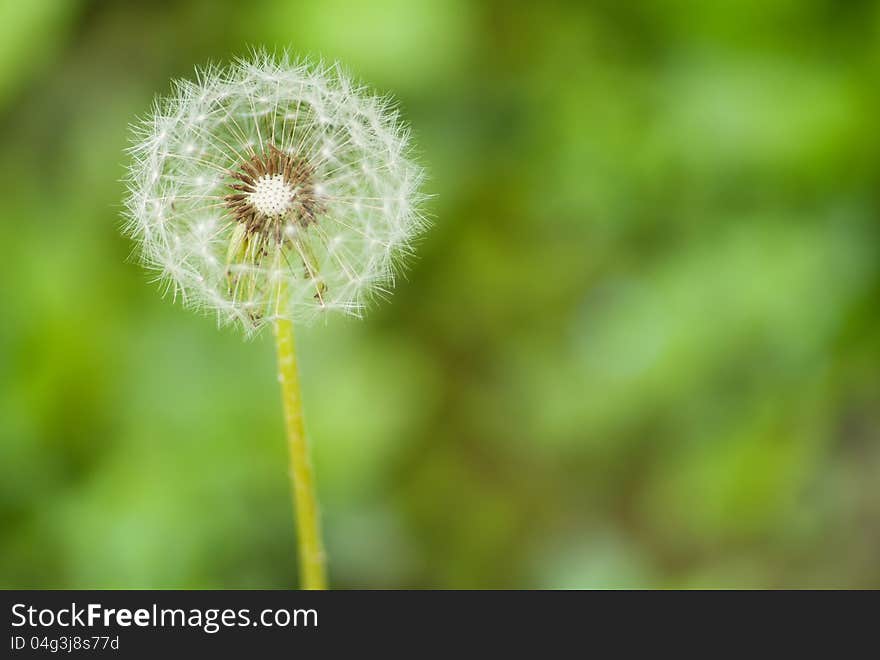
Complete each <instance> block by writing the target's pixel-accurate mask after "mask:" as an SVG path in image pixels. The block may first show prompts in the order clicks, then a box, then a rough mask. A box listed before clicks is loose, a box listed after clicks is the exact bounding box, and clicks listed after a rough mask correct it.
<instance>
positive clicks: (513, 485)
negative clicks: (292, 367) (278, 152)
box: [0, 0, 880, 588]
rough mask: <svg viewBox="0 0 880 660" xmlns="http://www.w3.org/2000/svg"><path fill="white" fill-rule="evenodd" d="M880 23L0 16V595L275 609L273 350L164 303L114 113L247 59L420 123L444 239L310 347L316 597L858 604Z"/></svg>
mask: <svg viewBox="0 0 880 660" xmlns="http://www.w3.org/2000/svg"><path fill="white" fill-rule="evenodd" d="M878 29H880V6H878V3H876V2H857V1H855V0H851V1H848V2H839V1H837V0H773V1H770V0H736V1H734V0H719V1H718V2H709V3H707V2H701V1H700V0H649V1H646V2H638V3H622V2H616V1H615V0H602V1H598V2H583V3H580V2H572V3H568V4H566V3H555V2H553V3H546V4H541V3H538V4H532V3H529V4H524V5H522V6H520V5H517V4H512V3H508V2H502V1H496V2H486V3H477V2H467V1H465V0H426V1H424V2H411V1H409V0H380V1H375V2H368V3H363V4H359V3H352V2H347V1H345V0H321V1H316V2H282V1H269V0H259V1H256V2H216V1H208V0H195V1H193V2H186V3H177V2H150V3H146V2H144V3H134V2H109V1H105V2H82V1H80V2H74V1H72V0H69V1H63V0H28V2H20V1H16V0H2V2H0V114H2V122H0V145H2V147H0V168H2V172H3V175H4V176H3V179H4V180H3V184H2V185H3V189H4V190H5V193H4V195H3V204H2V214H0V251H2V261H0V263H2V275H0V304H2V306H0V309H2V311H0V535H2V536H0V586H3V587H56V588H58V587H80V588H87V587H164V588H178V587H179V588H189V587H202V588H213V587H225V588H239V587H266V588H271V587H290V586H295V585H296V580H297V578H296V564H295V556H294V554H295V544H294V536H293V528H292V523H291V511H290V500H289V494H288V483H287V480H286V454H285V451H286V450H285V444H284V436H283V431H282V421H281V412H280V406H279V394H278V391H277V382H276V380H275V375H274V374H275V372H274V365H273V360H274V353H273V345H272V341H271V337H270V336H263V337H262V338H260V339H258V340H256V341H254V342H244V341H242V339H241V338H240V336H239V334H238V333H237V331H236V330H235V329H227V330H222V331H218V330H217V329H216V328H215V323H214V319H212V318H208V317H202V316H199V315H196V314H193V313H191V312H188V311H185V310H183V309H182V308H180V307H179V306H175V305H173V304H172V303H171V301H170V300H167V299H166V300H163V299H162V298H161V297H160V295H159V293H158V291H157V287H156V286H154V285H153V284H151V283H150V282H149V276H148V274H146V273H145V272H143V271H142V270H141V269H140V268H139V267H138V266H137V265H136V264H135V263H133V262H132V261H131V260H129V259H128V257H129V254H130V252H131V249H132V245H131V244H130V242H129V241H128V240H126V239H125V238H123V237H121V236H120V235H119V232H118V226H119V223H120V221H119V211H120V209H121V199H122V196H123V185H122V184H121V183H120V182H119V179H120V178H121V177H122V176H123V172H124V165H125V162H126V160H125V159H126V157H125V155H124V153H123V149H124V147H125V146H126V142H127V124H128V122H130V121H132V120H133V118H134V117H135V116H136V115H139V114H142V113H144V112H145V111H146V110H147V109H148V107H149V105H150V103H151V100H152V98H153V96H154V94H156V93H166V92H167V91H168V89H169V79H170V78H172V77H180V76H190V75H191V74H192V69H193V66H194V65H195V64H200V63H204V62H206V61H208V60H215V61H226V60H228V59H229V58H230V57H232V56H234V55H236V54H242V53H245V52H246V51H247V48H248V46H259V45H266V46H267V47H269V48H283V47H290V48H291V49H292V50H293V52H295V53H298V54H312V55H322V56H324V57H325V58H328V59H339V60H341V61H342V62H344V63H345V64H346V66H347V67H348V68H349V70H350V71H352V72H353V73H354V74H355V75H357V76H359V77H361V78H363V79H364V80H366V81H368V82H370V83H371V84H372V85H374V86H375V88H376V89H378V90H379V91H382V92H391V93H393V94H394V95H395V97H396V98H397V99H398V101H399V102H400V104H401V107H402V110H403V114H404V116H405V117H406V118H407V120H408V121H410V122H411V124H412V126H413V129H414V133H415V136H416V141H417V143H418V145H419V150H420V154H421V160H422V162H423V163H424V164H425V165H426V166H427V168H428V170H429V172H430V177H431V178H430V182H429V184H428V190H427V192H430V193H433V194H435V195H436V197H435V198H434V199H433V200H432V201H431V203H430V209H429V211H430V213H431V215H432V217H433V218H434V221H435V226H434V228H433V229H432V230H431V231H430V232H429V233H428V234H427V235H426V237H425V239H424V241H423V242H422V244H421V245H420V248H419V258H418V259H417V260H416V261H415V262H414V263H413V264H412V267H411V269H410V270H409V274H408V277H407V279H406V280H405V281H403V282H401V283H400V286H399V287H398V290H397V292H396V294H395V295H394V296H393V298H392V299H391V300H390V302H389V303H387V304H384V305H382V306H381V307H379V308H376V309H375V310H374V311H373V312H372V313H370V314H369V316H368V318H367V319H366V320H364V321H350V320H346V319H341V318H334V319H332V320H331V321H330V322H328V323H327V324H326V326H323V325H321V326H317V327H312V328H301V329H300V332H299V338H300V347H301V350H302V357H301V359H302V363H303V364H302V369H303V387H304V396H305V404H306V415H307V425H308V429H309V433H310V437H311V440H312V443H313V447H314V451H315V462H316V467H317V473H318V479H319V481H318V486H319V491H320V495H321V499H322V506H323V519H324V524H325V530H326V535H327V545H328V550H329V555H330V562H331V563H330V570H331V576H332V581H333V583H334V585H336V586H338V587H447V588H471V587H500V588H531V587H880V478H878V477H880V375H878V368H877V367H878V364H880V309H878V305H877V299H878V294H880V269H878V264H880V262H878V256H880V242H878V240H880V224H878V221H877V215H878V208H880V196H878V183H880V132H878V130H877V123H878V117H880V85H878V82H880V75H878V72H880V39H878Z"/></svg>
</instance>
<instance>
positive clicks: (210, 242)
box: [126, 54, 425, 333]
mask: <svg viewBox="0 0 880 660" xmlns="http://www.w3.org/2000/svg"><path fill="white" fill-rule="evenodd" d="M134 131H135V144H134V146H133V147H132V148H131V150H130V151H131V155H132V163H131V166H130V168H129V176H128V188H129V194H128V199H127V203H126V207H127V214H126V215H127V219H128V222H127V224H126V231H127V233H128V234H130V235H131V236H132V237H134V238H135V240H136V241H137V242H138V244H139V247H140V255H141V257H142V259H143V261H144V263H145V264H146V265H147V266H148V267H149V268H151V269H154V270H155V271H156V272H157V273H158V274H159V276H160V279H161V280H162V281H163V282H164V284H165V285H166V286H167V288H168V290H169V291H171V293H172V294H173V297H174V298H175V299H181V300H182V301H183V302H184V303H185V304H187V305H190V306H193V307H197V308H202V309H209V310H213V311H215V312H216V313H217V315H218V319H219V321H220V322H221V323H229V322H238V323H240V324H241V325H242V327H243V328H244V329H245V330H246V331H247V332H248V333H251V332H253V331H255V330H258V329H259V328H261V327H263V326H264V325H265V324H267V323H269V322H271V321H274V320H276V319H278V318H290V319H292V320H295V321H310V320H312V319H314V318H315V317H317V316H319V315H321V314H322V313H323V312H327V311H341V312H345V313H348V314H353V315H360V314H361V312H362V311H363V310H364V307H365V305H366V304H367V302H368V301H369V300H370V299H371V298H372V297H374V296H376V295H377V294H378V295H382V294H384V293H387V291H388V289H389V288H390V285H391V284H392V283H393V277H394V272H393V268H394V266H395V264H396V263H397V262H398V260H399V257H402V256H405V255H406V254H407V253H408V251H409V249H410V246H411V244H412V241H413V239H414V238H415V237H416V236H417V235H418V234H419V233H420V232H421V230H422V229H423V228H424V226H425V220H424V216H423V215H422V213H421V211H420V204H421V202H422V200H423V196H422V195H421V194H420V192H419V187H420V185H421V183H422V179H423V171H422V169H421V168H420V167H419V166H418V165H417V164H415V163H414V162H413V160H412V159H411V158H410V157H409V152H410V146H409V134H408V131H407V129H406V128H405V127H404V126H403V125H402V124H401V122H400V120H399V118H398V114H397V112H396V111H395V110H394V108H393V106H392V104H391V103H390V102H389V101H388V100H387V99H385V98H382V97H378V96H375V95H372V94H369V93H367V92H366V90H365V89H364V88H363V87H360V86H359V85H357V84H355V83H354V82H353V81H352V80H351V79H350V78H349V77H348V76H346V75H345V73H343V72H342V70H341V69H340V67H339V66H338V65H332V66H323V65H312V64H309V63H307V62H297V61H291V59H290V58H289V57H288V56H286V55H284V56H280V57H274V56H271V55H267V54H256V55H255V56H254V57H253V58H252V59H248V60H238V61H237V62H236V63H235V64H234V65H233V66H231V67H230V68H228V69H223V68H219V67H208V68H205V69H202V70H200V71H199V72H198V75H197V79H196V80H195V81H177V82H175V84H174V93H173V94H172V95H171V96H169V97H167V98H163V99H160V100H159V101H157V103H156V104H155V106H154V109H153V112H152V113H151V115H150V116H148V117H147V118H145V119H144V120H143V121H141V122H140V123H139V124H138V125H137V126H136V127H135V129H134Z"/></svg>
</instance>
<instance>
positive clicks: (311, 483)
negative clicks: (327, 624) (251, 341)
mask: <svg viewBox="0 0 880 660" xmlns="http://www.w3.org/2000/svg"><path fill="white" fill-rule="evenodd" d="M274 330H275V347H276V351H277V355H278V381H279V382H280V383H281V401H282V404H283V406H284V423H285V427H286V430H287V446H288V448H289V450H290V478H291V482H292V485H293V506H294V509H295V511H296V531H297V534H296V536H297V542H298V544H299V562H300V582H301V585H302V588H303V589H326V588H327V575H326V567H325V561H326V560H325V556H324V547H323V545H322V543H321V521H320V518H319V512H318V498H317V496H316V494H315V476H314V473H313V472H312V464H311V461H310V460H309V449H308V445H307V444H306V436H305V430H304V428H303V414H302V398H301V396H300V390H299V376H298V374H297V368H296V347H295V345H294V341H293V323H292V322H291V321H290V320H288V319H286V318H278V319H276V321H275V326H274Z"/></svg>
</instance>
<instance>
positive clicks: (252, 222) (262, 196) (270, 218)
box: [223, 142, 321, 244]
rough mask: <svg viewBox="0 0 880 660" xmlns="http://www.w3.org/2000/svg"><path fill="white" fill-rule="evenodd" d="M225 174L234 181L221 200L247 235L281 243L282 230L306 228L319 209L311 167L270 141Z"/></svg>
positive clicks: (303, 160)
mask: <svg viewBox="0 0 880 660" xmlns="http://www.w3.org/2000/svg"><path fill="white" fill-rule="evenodd" d="M229 174H230V176H232V177H233V178H234V179H237V182H236V183H230V184H229V188H230V189H231V190H232V192H230V193H229V194H227V195H225V196H224V197H223V204H224V206H226V208H227V209H229V210H230V211H231V212H232V215H233V218H234V219H235V220H236V221H237V222H239V223H241V224H243V225H244V227H245V231H246V233H247V234H248V235H250V234H259V235H260V236H261V237H263V238H267V239H268V238H272V239H274V240H275V242H276V243H277V244H281V243H282V241H283V240H284V235H285V231H284V230H285V229H286V228H288V227H290V228H295V227H302V228H305V227H308V226H309V225H310V224H311V223H313V222H315V220H316V216H317V214H318V213H319V212H320V210H321V205H320V202H319V200H318V199H317V195H316V193H315V185H314V182H313V175H314V168H313V167H312V166H311V165H310V164H309V162H308V161H307V160H306V159H304V158H302V157H300V156H296V155H292V154H288V153H285V152H283V151H281V150H280V149H278V147H276V146H275V145H274V144H272V143H271V142H270V143H268V144H267V147H266V148H264V149H263V152H262V153H261V154H257V153H254V154H253V155H252V156H251V157H250V158H249V159H248V160H246V161H243V162H242V163H240V164H239V166H238V169H236V170H231V171H230V172H229Z"/></svg>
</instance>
